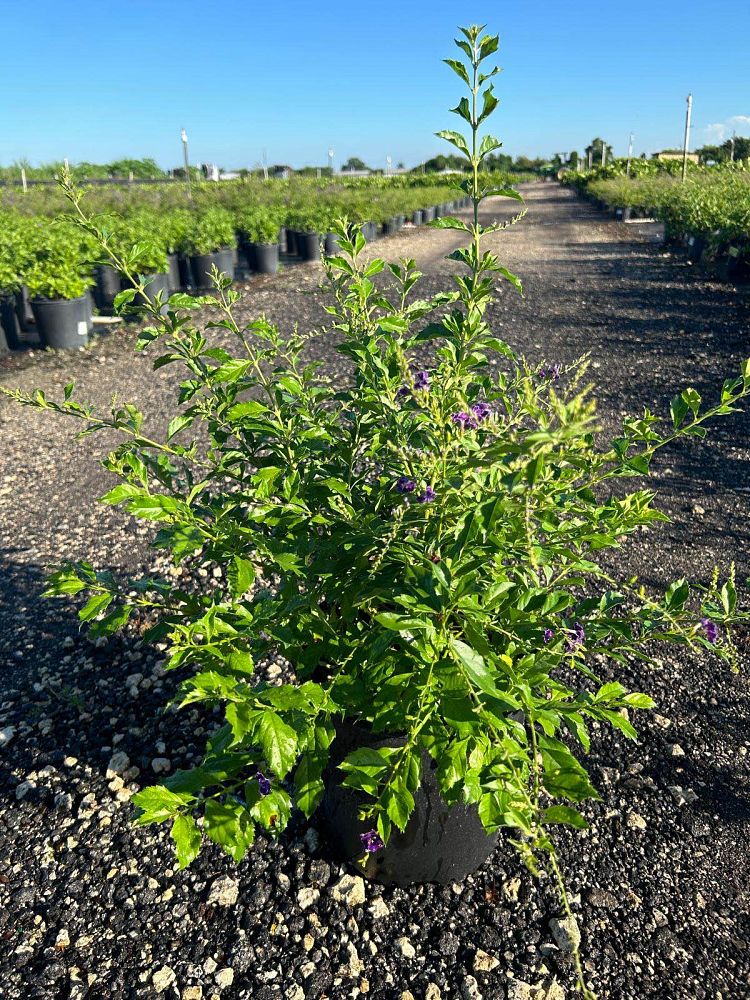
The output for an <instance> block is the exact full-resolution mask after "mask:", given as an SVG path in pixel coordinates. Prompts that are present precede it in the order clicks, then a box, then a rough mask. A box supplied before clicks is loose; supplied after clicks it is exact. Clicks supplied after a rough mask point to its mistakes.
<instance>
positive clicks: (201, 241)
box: [186, 206, 236, 288]
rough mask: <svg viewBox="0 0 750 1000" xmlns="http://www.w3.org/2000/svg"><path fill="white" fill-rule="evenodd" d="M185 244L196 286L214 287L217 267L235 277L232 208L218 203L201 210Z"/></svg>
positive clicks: (232, 277)
mask: <svg viewBox="0 0 750 1000" xmlns="http://www.w3.org/2000/svg"><path fill="white" fill-rule="evenodd" d="M186 245H187V250H188V254H189V256H190V268H191V271H192V276H193V283H194V284H195V287H196V288H210V287H211V281H212V277H211V276H212V273H213V269H214V268H216V269H218V270H219V271H220V272H221V273H222V274H226V275H228V276H229V278H230V280H232V281H233V280H234V262H233V253H234V248H235V246H236V235H235V229H234V219H233V217H232V213H231V212H230V211H228V210H227V209H225V208H220V207H218V206H217V207H214V208H208V209H206V210H205V211H203V212H201V213H200V214H199V215H198V216H197V217H196V218H195V219H194V220H193V222H192V225H191V227H190V230H189V232H188V233H187V236H186Z"/></svg>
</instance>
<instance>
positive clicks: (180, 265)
mask: <svg viewBox="0 0 750 1000" xmlns="http://www.w3.org/2000/svg"><path fill="white" fill-rule="evenodd" d="M177 270H178V272H179V275H180V288H193V271H192V268H191V267H190V258H189V257H188V256H187V254H184V253H181V254H178V255H177Z"/></svg>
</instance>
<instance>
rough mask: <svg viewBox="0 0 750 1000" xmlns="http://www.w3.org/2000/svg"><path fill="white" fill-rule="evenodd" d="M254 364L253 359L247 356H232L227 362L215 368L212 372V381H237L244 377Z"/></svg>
mask: <svg viewBox="0 0 750 1000" xmlns="http://www.w3.org/2000/svg"><path fill="white" fill-rule="evenodd" d="M251 365H252V361H249V360H248V359H247V358H232V360H231V361H227V363H226V364H224V365H220V366H219V367H218V368H215V369H214V371H213V372H212V373H211V381H212V382H236V381H237V380H238V379H240V378H242V376H243V375H244V374H245V372H246V371H247V370H248V368H250V367H251Z"/></svg>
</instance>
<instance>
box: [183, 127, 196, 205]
mask: <svg viewBox="0 0 750 1000" xmlns="http://www.w3.org/2000/svg"><path fill="white" fill-rule="evenodd" d="M180 139H182V156H183V159H184V161H185V183H186V184H187V193H188V198H192V197H193V192H192V191H191V190H190V160H189V158H188V140H187V132H186V131H185V129H184V128H183V129H180Z"/></svg>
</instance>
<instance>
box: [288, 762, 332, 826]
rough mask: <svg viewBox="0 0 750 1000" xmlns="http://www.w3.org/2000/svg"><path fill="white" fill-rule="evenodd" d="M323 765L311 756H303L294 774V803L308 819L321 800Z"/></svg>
mask: <svg viewBox="0 0 750 1000" xmlns="http://www.w3.org/2000/svg"><path fill="white" fill-rule="evenodd" d="M323 769H324V763H323V761H322V760H320V759H319V758H318V757H316V756H313V755H312V754H309V753H306V754H303V755H302V757H301V759H300V762H299V764H298V766H297V769H296V771H295V772H294V788H295V801H296V804H297V808H298V809H300V810H301V811H302V812H303V813H304V814H305V816H306V817H307V818H308V819H309V818H310V816H312V814H313V813H314V812H315V810H316V809H317V808H318V806H319V804H320V800H321V799H322V798H323V792H324V791H325V785H324V784H323V779H322V775H323Z"/></svg>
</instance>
